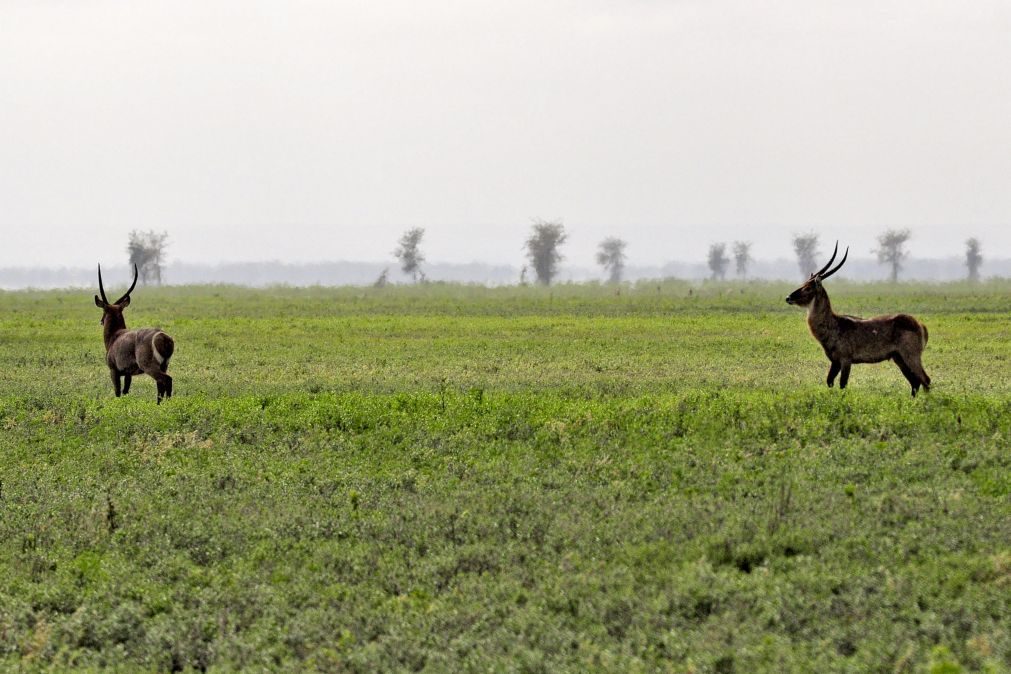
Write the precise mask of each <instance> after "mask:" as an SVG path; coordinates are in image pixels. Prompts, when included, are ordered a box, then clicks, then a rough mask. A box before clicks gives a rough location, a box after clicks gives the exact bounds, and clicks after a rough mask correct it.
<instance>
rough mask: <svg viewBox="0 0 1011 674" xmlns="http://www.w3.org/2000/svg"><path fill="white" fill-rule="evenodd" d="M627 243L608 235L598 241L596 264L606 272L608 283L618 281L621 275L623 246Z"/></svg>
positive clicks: (623, 260)
mask: <svg viewBox="0 0 1011 674" xmlns="http://www.w3.org/2000/svg"><path fill="white" fill-rule="evenodd" d="M627 245H628V243H626V242H625V241H622V240H621V239H618V238H615V237H613V236H612V237H608V238H606V239H604V240H603V241H601V242H600V250H598V251H597V264H599V265H600V266H601V267H603V268H604V271H606V272H607V273H608V278H607V280H608V281H609V282H610V283H620V282H621V275H622V273H623V272H624V271H625V246H627Z"/></svg>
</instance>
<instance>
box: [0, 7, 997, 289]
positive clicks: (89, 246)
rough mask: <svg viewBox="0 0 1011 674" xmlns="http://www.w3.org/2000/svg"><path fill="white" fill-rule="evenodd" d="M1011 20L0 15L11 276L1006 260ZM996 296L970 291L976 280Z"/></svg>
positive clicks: (115, 12)
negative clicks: (553, 226)
mask: <svg viewBox="0 0 1011 674" xmlns="http://www.w3.org/2000/svg"><path fill="white" fill-rule="evenodd" d="M1009 35H1011V3H1008V2H1007V1H1006V0H976V1H974V2H971V3H964V2H955V1H954V0H952V1H936V0H934V1H931V0H901V1H899V0H876V1H875V2H870V1H869V0H851V1H850V2H837V1H834V0H833V1H826V0H782V1H779V2H755V1H754V0H726V1H724V0H710V1H708V2H702V1H701V0H671V1H661V0H622V1H614V2H606V1H604V0H570V1H558V2H543V1H542V2H532V1H529V0H514V1H513V2H491V1H483V0H468V1H466V2H462V1H459V0H458V1H455V2H449V1H445V0H432V1H430V2H423V3H422V2H417V1H416V0H401V1H396V2H391V1H388V0H370V1H368V2H366V1H355V2H341V1H333V2H322V1H320V0H312V1H309V0H284V1H282V0H276V1H273V2H262V1H258V0H220V1H214V0H200V1H199V2H197V1H187V0H181V1H180V0H176V1H174V2H167V1H163V0H159V1H155V0H146V1H141V2H127V1H125V0H121V1H118V2H111V1H108V0H79V1H75V2H61V1H57V0H4V2H2V3H0V233H2V239H0V267H12V266H38V265H44V266H61V265H65V266H69V267H75V268H90V267H91V266H92V265H93V264H94V263H96V262H98V261H108V263H109V264H110V265H111V264H122V263H123V262H124V261H125V257H126V254H125V246H126V237H127V233H128V232H129V231H130V230H131V229H134V228H141V229H157V230H167V231H168V232H169V233H170V242H171V243H170V247H169V250H168V258H169V259H170V260H182V261H185V262H187V263H214V262H219V261H256V260H281V261H286V262H306V261H322V260H361V261H373V262H382V261H384V260H391V257H392V256H391V251H392V250H393V248H394V246H395V245H396V240H397V238H398V237H399V235H400V234H401V233H402V232H403V231H404V230H405V229H407V228H408V227H411V226H422V227H426V228H427V230H428V233H427V236H426V238H425V241H424V243H423V249H424V251H425V253H426V255H427V257H428V258H429V260H433V261H441V262H446V263H466V262H470V261H480V262H484V263H488V264H499V265H509V266H511V267H513V268H515V267H518V266H519V265H520V264H522V249H521V248H522V243H523V240H524V238H525V236H526V235H527V231H528V229H529V225H530V221H531V218H535V217H539V218H545V219H555V218H560V219H562V220H563V221H564V222H565V224H566V226H567V227H568V229H569V232H570V239H569V243H568V245H567V246H566V248H565V251H564V252H565V254H566V263H567V264H570V265H574V266H577V267H585V268H592V267H593V252H594V250H595V248H596V245H597V243H598V242H599V241H600V240H601V239H603V238H604V237H606V236H620V237H622V238H625V239H627V240H628V241H629V246H628V255H629V264H630V265H639V266H651V265H652V266H657V267H660V266H662V265H663V264H665V263H666V262H668V261H670V260H697V261H703V260H704V259H705V254H706V249H707V247H708V245H709V243H710V242H712V241H732V240H734V239H746V240H751V241H753V242H754V248H753V254H754V255H755V256H756V257H757V258H760V259H776V258H783V257H789V256H790V254H791V251H790V248H789V246H790V244H789V239H790V235H791V233H793V232H799V231H806V230H809V229H813V230H815V231H817V232H819V233H821V235H822V241H823V243H822V248H823V250H824V251H825V252H827V251H828V249H829V248H830V246H829V243H830V242H831V241H834V240H835V239H836V238H839V239H841V240H842V241H843V242H844V244H849V245H851V246H853V248H854V249H855V250H856V251H858V253H859V255H860V256H861V257H868V256H869V255H870V251H871V249H872V248H873V247H874V243H875V241H874V238H875V235H876V234H877V233H878V232H880V231H881V230H882V229H884V228H886V227H889V226H900V227H910V228H911V229H912V230H913V238H912V240H911V241H910V244H909V249H910V251H911V252H912V254H913V255H914V256H916V257H920V258H946V257H951V256H954V255H958V254H960V251H961V249H962V245H963V242H964V240H965V239H966V238H967V237H968V236H977V237H979V238H980V239H982V240H983V244H984V250H983V252H984V255H985V256H987V257H988V258H1007V257H1011V121H1009V120H1011V76H1009V70H1008V64H1011V39H1009ZM984 273H986V268H985V267H984Z"/></svg>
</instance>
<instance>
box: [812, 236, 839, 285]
mask: <svg viewBox="0 0 1011 674" xmlns="http://www.w3.org/2000/svg"><path fill="white" fill-rule="evenodd" d="M838 252H839V241H838V239H837V240H836V242H835V250H833V251H832V257H830V258H829V259H828V264H826V265H825V266H824V267H822V268H821V269H819V270H818V271H816V272H815V273H814V275H815V276H821V275H822V274H824V273H825V270H826V269H828V268H829V267H831V266H832V263H833V262H834V261H835V255H836V253H838ZM822 278H824V277H822Z"/></svg>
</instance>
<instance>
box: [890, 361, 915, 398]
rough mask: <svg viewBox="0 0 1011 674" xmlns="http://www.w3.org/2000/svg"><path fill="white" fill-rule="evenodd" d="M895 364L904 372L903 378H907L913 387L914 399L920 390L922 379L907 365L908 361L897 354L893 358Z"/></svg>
mask: <svg viewBox="0 0 1011 674" xmlns="http://www.w3.org/2000/svg"><path fill="white" fill-rule="evenodd" d="M893 360H894V361H895V364H896V365H898V366H899V369H900V370H902V376H904V377H905V378H906V381H908V382H909V385H910V386H912V387H913V397H914V398H915V397H916V392H917V391H919V390H920V378H919V377H918V376H917V375H916V373H915V372H913V370H912V368H910V367H909V365H908V364H907V363H906V361H905V360H904V359H903V358H902V356H900V355H899V354H895V356H894V357H893Z"/></svg>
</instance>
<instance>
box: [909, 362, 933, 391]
mask: <svg viewBox="0 0 1011 674" xmlns="http://www.w3.org/2000/svg"><path fill="white" fill-rule="evenodd" d="M908 362H909V368H910V369H911V370H912V371H913V373H914V374H915V375H916V376H917V377H919V378H920V383H921V384H923V390H924V391H927V392H928V393H929V392H930V377H929V376H928V375H927V371H926V370H924V369H923V363H921V362H920V355H919V354H916V355H915V356H913V357H912V358H910V359H909V361H908Z"/></svg>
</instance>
